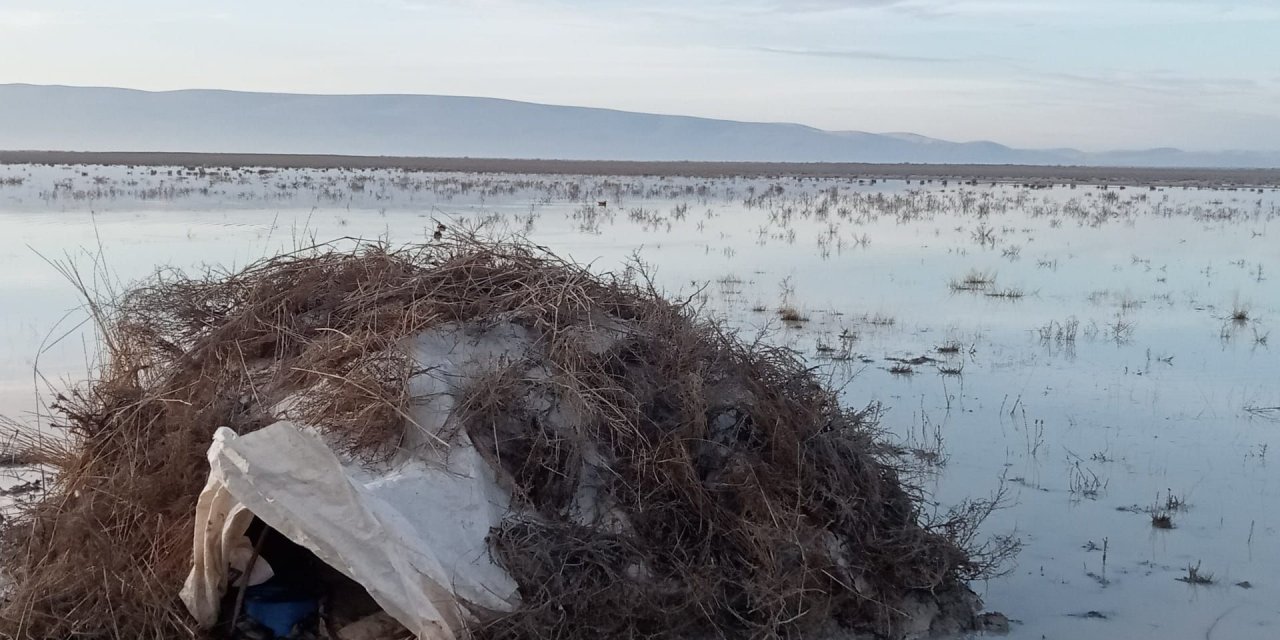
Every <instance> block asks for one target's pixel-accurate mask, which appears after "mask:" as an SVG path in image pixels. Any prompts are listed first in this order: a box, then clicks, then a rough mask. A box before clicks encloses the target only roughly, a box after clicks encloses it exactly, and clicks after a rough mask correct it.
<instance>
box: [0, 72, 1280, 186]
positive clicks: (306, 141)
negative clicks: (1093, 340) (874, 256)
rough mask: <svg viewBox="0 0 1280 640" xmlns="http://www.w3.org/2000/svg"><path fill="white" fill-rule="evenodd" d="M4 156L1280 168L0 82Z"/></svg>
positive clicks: (497, 106) (1250, 161)
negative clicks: (166, 154) (170, 154)
mask: <svg viewBox="0 0 1280 640" xmlns="http://www.w3.org/2000/svg"><path fill="white" fill-rule="evenodd" d="M0 149H3V150H57V151H185V152H221V153H283V154H336V155H368V156H419V157H472V158H521V159H533V158H543V159H563V160H654V161H663V160H691V161H739V162H872V163H921V164H1029V165H1089V166H1131V167H1280V152H1259V151H1222V152H1189V151H1182V150H1178V149H1169V148H1163V149H1141V150H1121V151H1112V152H1105V153H1091V152H1083V151H1079V150H1075V149H1017V148H1013V147H1009V146H1006V145H1002V144H998V143H996V142H989V141H978V142H951V141H946V140H939V139H936V138H929V137H925V136H920V135H916V134H912V133H868V132H863V131H826V130H822V129H817V128H814V127H809V126H805V125H800V124H788V123H764V122H739V121H732V120H717V119H712V118H697V117H689V116H673V115H658V114H649V113H635V112H628V111H616V110H611V109H596V108H588V107H569V106H556V105H546V104H535V103H529V102H517V101H513V100H502V99H496V98H477V97H461V96H440V95H395V94H379V95H313V94H289V93H250V92H239V91H222V90H203V89H198V90H183V91H162V92H151V91H139V90H134V89H117V88H103V87H67V86H46V85H29V84H0Z"/></svg>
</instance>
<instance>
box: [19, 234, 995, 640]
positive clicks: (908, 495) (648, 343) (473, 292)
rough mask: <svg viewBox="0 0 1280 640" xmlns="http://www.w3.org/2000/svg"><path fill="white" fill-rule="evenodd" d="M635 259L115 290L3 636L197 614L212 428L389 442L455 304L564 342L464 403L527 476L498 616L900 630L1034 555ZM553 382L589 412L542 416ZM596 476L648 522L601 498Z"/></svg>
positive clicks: (370, 264)
mask: <svg viewBox="0 0 1280 640" xmlns="http://www.w3.org/2000/svg"><path fill="white" fill-rule="evenodd" d="M631 275H634V274H624V275H621V276H598V275H593V274H591V273H589V272H588V271H586V270H585V269H583V268H582V267H580V266H577V265H575V264H572V263H569V262H566V261H563V260H561V259H559V258H556V257H555V256H553V255H550V254H548V253H546V252H544V251H542V250H540V249H538V248H536V247H533V246H530V245H527V244H523V243H488V242H482V241H479V240H477V239H475V238H472V237H466V236H458V237H454V238H452V239H447V240H445V241H442V242H438V243H435V244H431V245H422V246H412V247H407V248H402V249H391V248H388V247H386V246H383V245H378V244H361V245H359V246H357V247H356V248H355V249H353V250H343V249H339V248H336V247H334V246H321V247H316V248H312V249H309V250H305V251H301V252H298V253H295V254H291V255H286V256H282V257H277V258H272V259H269V260H265V261H263V262H260V263H258V264H255V265H252V266H250V267H248V268H246V269H244V270H242V271H239V272H236V273H208V274H205V275H204V276H201V277H196V278H189V277H186V276H183V275H182V274H179V273H175V272H168V273H164V274H161V275H158V276H157V277H155V278H154V279H153V280H151V281H149V282H147V283H145V284H143V285H142V286H140V287H138V288H136V289H134V290H132V291H131V292H129V293H127V294H125V295H123V296H121V297H120V298H118V299H117V300H114V301H112V302H111V303H110V304H106V305H102V306H100V311H101V313H100V317H99V323H100V325H101V326H100V331H101V332H102V335H103V349H104V351H105V352H104V353H103V354H102V356H103V357H102V366H101V370H100V371H99V372H98V375H97V376H96V377H95V379H94V380H93V381H91V382H89V383H87V384H85V385H83V386H81V387H79V388H76V389H74V390H72V391H69V392H68V393H66V394H65V395H63V396H60V397H59V398H58V399H57V403H56V408H57V409H58V411H59V412H60V415H61V421H60V426H61V427H64V430H65V432H66V434H67V435H68V437H69V440H66V441H60V442H56V443H55V442H52V441H39V440H35V441H33V442H32V443H31V444H33V445H35V447H36V449H37V450H39V451H42V452H45V453H43V454H42V456H43V457H42V458H41V459H43V460H46V461H47V462H48V463H50V464H53V465H55V466H56V467H57V471H58V474H57V480H56V483H54V484H53V485H52V486H51V487H49V489H48V493H47V494H46V495H45V496H44V497H43V499H41V500H38V501H35V502H34V503H32V504H30V505H29V506H27V507H25V511H24V512H23V513H22V514H21V515H20V517H18V518H17V519H15V520H13V521H11V522H9V523H7V526H6V527H5V528H4V538H3V539H4V544H5V549H4V551H5V554H4V556H3V558H2V559H0V563H2V564H3V569H4V571H5V573H6V574H7V575H9V576H10V577H11V578H12V579H13V588H12V591H11V593H10V594H9V598H8V600H7V601H6V602H5V603H4V605H3V607H2V608H0V635H4V636H6V637H13V638H66V637H73V636H74V637H86V638H130V639H132V638H176V637H199V632H198V630H196V629H195V628H194V627H193V624H192V622H191V621H190V620H189V618H188V617H187V615H186V613H185V610H184V609H183V608H182V607H181V605H180V603H179V602H178V600H177V591H178V588H179V586H180V585H181V582H182V580H183V578H184V577H185V575H186V573H187V571H188V569H189V567H190V545H191V536H192V531H191V528H192V526H193V519H192V515H193V510H194V505H195V501H196V496H197V494H198V492H199V491H200V489H201V487H202V486H203V483H204V481H205V478H206V475H207V464H206V462H205V459H204V455H205V450H206V448H207V447H208V444H209V442H210V440H211V437H212V434H213V432H214V430H215V429H217V428H218V427H220V426H229V427H231V428H233V429H234V430H236V431H237V432H240V433H247V432H250V431H253V430H255V429H258V428H261V427H263V426H266V425H267V424H270V423H271V422H273V421H274V420H275V419H276V416H277V414H278V413H279V411H280V403H281V402H282V401H284V400H285V399H289V400H290V403H291V404H290V408H289V412H290V415H291V417H294V418H295V419H299V420H302V421H304V422H308V423H310V424H314V425H317V426H319V427H320V428H321V429H322V430H323V431H324V432H325V433H326V434H327V435H328V436H329V438H330V440H331V441H332V442H333V443H335V447H336V448H337V449H339V450H340V452H341V453H343V454H345V455H348V456H352V457H355V458H357V459H361V460H365V461H369V462H374V461H378V460H381V459H385V458H387V457H388V456H390V455H391V454H393V453H394V452H395V451H396V450H397V448H398V447H399V446H401V444H402V434H403V433H404V429H405V428H406V427H407V423H408V422H410V421H411V419H410V417H409V416H410V414H409V412H408V407H409V403H410V401H411V398H410V397H409V391H408V380H409V378H410V377H411V376H412V375H414V374H415V373H416V371H415V368H416V366H417V365H416V363H414V362H413V360H412V359H411V358H410V357H409V356H408V355H407V353H406V351H405V350H403V349H402V343H403V340H404V339H405V338H407V337H410V336H413V335H416V334H419V333H421V332H423V331H425V330H428V329H430V328H432V327H437V326H440V325H442V324H444V323H470V324H474V325H478V326H485V325H489V324H496V323H503V322H510V323H515V324H518V325H521V326H524V327H526V328H528V329H530V330H532V331H533V332H534V333H535V334H536V335H539V336H541V345H542V348H543V349H544V350H545V352H546V354H547V355H548V358H549V361H548V362H545V363H539V366H541V367H543V368H544V369H545V370H546V371H547V372H548V375H547V376H545V377H544V378H530V377H527V376H523V377H522V376H520V375H514V374H513V373H514V372H516V369H514V368H513V369H511V371H508V372H503V371H499V372H497V373H495V374H494V376H495V377H494V378H493V379H491V380H490V379H487V380H485V381H483V383H477V384H475V385H472V387H471V388H470V390H468V391H467V392H466V393H465V394H463V397H462V398H460V402H459V408H458V413H457V418H458V420H457V423H458V424H460V425H462V426H461V427H460V428H464V429H465V430H466V431H467V433H468V435H469V436H471V439H472V441H473V442H474V443H475V446H477V447H478V448H479V449H480V450H481V452H482V454H484V455H485V456H486V458H487V459H489V460H490V461H491V463H492V464H494V465H495V466H496V467H497V468H498V470H499V473H500V475H501V476H502V477H503V478H505V481H506V482H507V483H508V485H509V486H510V487H511V489H512V491H513V495H514V496H515V497H516V500H515V505H516V506H515V508H513V511H512V513H511V514H509V516H508V518H507V519H506V521H505V522H504V524H503V525H502V526H501V527H499V528H497V529H495V530H494V531H492V532H491V534H490V539H489V545H490V549H491V552H492V554H493V555H494V558H495V559H496V560H497V561H498V562H499V563H500V564H502V566H503V567H504V568H506V570H507V571H508V572H509V573H510V574H511V575H512V577H513V578H514V579H515V580H516V582H517V584H518V585H519V587H520V595H521V597H522V600H523V604H522V606H521V607H520V608H519V609H518V610H516V611H515V612H512V613H506V614H499V613H494V612H485V611H475V612H474V613H475V614H476V616H477V618H478V619H479V620H480V621H481V622H480V623H479V625H478V626H477V628H476V629H475V631H476V632H477V633H478V634H479V635H481V636H485V637H492V638H532V637H551V636H554V637H571V638H572V637H580V638H587V637H598V636H600V635H604V634H608V635H614V634H625V635H628V636H647V637H652V636H668V637H670V636H675V635H684V634H694V633H708V632H710V633H713V634H714V633H719V634H725V633H728V634H730V635H740V634H748V635H776V634H784V635H785V634H790V633H792V632H795V631H799V630H804V629H808V628H812V627H814V626H816V625H819V624H822V623H824V622H826V621H829V620H830V619H832V618H834V619H835V620H837V621H839V622H840V623H842V624H843V625H845V626H847V627H849V628H853V629H856V630H859V631H866V632H871V633H875V634H880V635H886V636H888V635H892V634H893V633H894V632H895V631H894V630H895V629H896V628H897V626H898V625H899V624H900V623H901V622H902V620H901V617H902V615H903V614H902V613H901V610H900V608H899V606H898V605H900V604H901V603H902V602H903V599H904V598H906V597H908V596H909V595H911V594H921V593H929V592H934V593H943V592H948V591H952V592H954V591H956V590H963V589H964V586H963V582H964V581H965V580H968V579H972V578H976V577H980V576H982V575H987V574H990V573H992V572H994V571H996V570H997V568H998V567H999V566H1000V563H1001V562H1002V561H1003V560H1005V559H1007V557H1008V555H1009V554H1010V553H1012V551H1013V550H1014V548H1015V546H1016V545H1014V544H1012V543H1008V542H997V543H996V544H995V545H992V546H982V545H979V544H977V543H976V542H975V534H976V529H977V523H978V522H980V521H981V519H982V517H983V516H984V515H985V514H986V513H988V512H989V510H990V508H992V506H993V505H992V504H991V503H981V502H979V503H970V504H967V505H965V506H964V508H963V509H961V510H959V511H956V512H953V513H951V514H948V515H947V516H944V517H941V518H929V517H926V515H925V514H923V513H922V512H921V507H920V505H921V501H920V496H919V495H918V493H917V492H916V491H915V490H914V489H913V488H911V487H910V486H908V485H907V484H906V483H904V482H903V481H902V480H901V479H900V476H899V470H898V469H897V468H896V467H895V466H894V464H893V459H892V458H891V456H890V451H889V449H888V448H887V447H884V446H883V445H881V444H880V442H879V440H878V439H877V431H876V428H875V426H876V417H877V415H878V414H877V412H876V411H875V409H874V407H872V408H868V409H867V410H863V411H850V410H847V409H844V408H841V407H840V406H839V404H838V403H837V401H836V397H835V395H834V394H833V393H832V392H831V391H830V390H829V389H827V388H826V387H824V386H823V385H822V384H821V383H820V382H819V381H818V380H817V379H816V377H815V376H814V375H813V373H812V372H811V371H810V370H808V369H806V368H805V367H804V365H803V364H802V363H800V362H798V361H797V360H796V359H795V358H794V356H793V355H791V354H790V353H789V352H787V351H785V350H780V349H771V348H767V347H763V346H759V345H753V346H744V345H743V344H742V343H740V342H739V341H738V340H736V338H735V337H734V336H732V335H730V334H726V333H725V332H723V331H721V330H720V329H719V328H718V327H717V326H716V325H714V324H710V323H707V322H705V321H702V320H699V319H698V318H697V317H696V315H695V314H694V312H693V311H692V310H691V309H689V308H687V307H685V306H682V305H677V304H673V303H669V302H667V301H666V300H664V299H663V298H662V297H661V296H660V295H659V294H658V293H657V292H656V291H655V290H654V288H653V287H652V286H651V285H649V284H648V283H647V282H646V281H645V280H643V279H642V278H634V277H630V276H631ZM601 318H607V319H609V321H610V322H613V323H615V324H616V325H617V326H620V327H622V329H621V330H620V331H619V332H618V339H617V340H615V341H614V343H613V345H612V346H611V347H609V348H607V349H605V350H603V351H599V350H592V349H589V348H586V347H585V346H584V345H583V344H581V342H582V341H581V340H580V339H579V337H580V336H579V334H578V333H575V329H576V328H581V327H582V326H584V325H592V324H593V323H596V322H597V321H598V320H599V319H601ZM539 395H542V396H546V397H554V398H555V399H556V401H557V402H560V403H564V404H565V405H566V406H571V407H572V408H573V412H572V414H573V415H574V416H577V418H578V420H579V423H577V424H573V425H569V427H570V428H568V429H556V428H554V427H553V426H552V425H551V424H550V423H548V422H547V421H545V420H541V419H540V417H541V414H540V413H539V408H538V407H534V406H527V404H528V403H527V401H526V400H527V398H529V397H535V396H539ZM439 444H440V445H441V446H447V444H448V443H447V442H446V441H445V440H441V441H440V443H439ZM587 473H590V474H592V475H593V476H594V478H595V480H596V481H598V482H599V483H600V489H599V490H600V491H601V492H602V495H605V496H607V497H608V503H609V504H612V505H615V506H616V509H615V511H618V512H620V513H619V514H614V515H615V516H617V517H619V518H620V519H621V521H623V522H625V526H613V527H605V526H600V525H601V524H602V520H601V519H602V518H604V517H605V516H604V515H597V517H596V519H595V520H594V521H584V519H583V514H582V513H581V512H580V510H578V509H577V508H576V507H575V506H574V496H575V495H576V494H577V492H578V490H579V488H580V483H581V482H582V478H583V476H584V474H587ZM972 613H973V612H972V611H969V612H967V614H968V615H970V616H971V615H972Z"/></svg>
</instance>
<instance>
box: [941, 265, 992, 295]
mask: <svg viewBox="0 0 1280 640" xmlns="http://www.w3.org/2000/svg"><path fill="white" fill-rule="evenodd" d="M995 283H996V274H995V273H994V272H991V271H979V270H977V269H970V270H969V272H968V273H966V274H965V275H964V277H962V278H960V279H959V280H954V279H953V280H952V281H951V282H950V284H949V286H950V287H951V290H952V291H985V290H986V289H988V288H990V287H991V286H992V285H994V284H995Z"/></svg>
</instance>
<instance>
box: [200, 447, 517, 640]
mask: <svg viewBox="0 0 1280 640" xmlns="http://www.w3.org/2000/svg"><path fill="white" fill-rule="evenodd" d="M463 445H464V446H459V447H455V448H454V450H453V451H452V452H451V454H450V460H449V468H448V469H445V468H439V467H436V466H433V465H429V464H427V463H426V462H424V461H422V460H419V459H415V458H409V459H405V460H402V461H401V462H399V463H398V464H397V465H395V466H393V467H392V468H390V469H389V470H387V471H385V472H379V473H368V472H366V471H364V470H361V469H359V468H357V467H353V466H344V465H343V464H342V462H341V461H339V459H338V458H337V456H336V455H334V453H333V452H332V451H331V450H330V449H329V448H328V447H327V446H326V445H325V443H324V442H323V441H322V440H321V438H320V437H319V436H317V435H315V434H314V433H312V432H310V431H307V430H303V429H300V428H298V427H297V426H295V425H294V424H292V423H289V422H277V423H275V424H273V425H271V426H269V427H266V428H265V429H262V430H259V431H256V432H254V433H252V434H249V435H246V436H243V437H237V436H236V434H235V433H233V432H232V431H230V430H229V429H220V430H218V432H217V433H216V434H215V436H214V442H213V445H212V446H211V447H210V449H209V465H210V472H209V481H208V483H207V485H206V486H205V489H204V491H203V492H202V493H201V495H200V499H199V503H198V506H197V508H196V528H195V541H194V542H195V549H194V557H193V567H192V571H191V574H190V575H189V576H188V578H187V581H186V584H185V585H184V587H183V589H182V594H181V595H182V600H183V602H184V603H185V604H186V605H187V608H188V609H189V610H190V611H191V613H192V614H193V615H194V616H195V618H196V619H197V621H198V622H199V623H201V624H203V625H212V624H213V623H214V622H216V618H217V615H218V606H219V601H220V599H221V598H222V596H223V594H224V593H225V592H226V588H227V578H228V575H227V574H228V571H227V569H228V565H229V563H230V561H231V558H232V554H233V552H234V550H235V549H236V548H237V546H242V544H243V542H242V540H243V536H244V532H245V529H246V528H247V527H248V525H249V522H250V521H251V520H252V518H253V516H254V515H256V516H258V517H259V518H260V519H262V521H263V522H265V523H266V524H268V525H270V526H271V527H272V528H274V529H276V530H277V531H279V532H280V533H282V534H283V535H285V536H287V537H288V538H290V539H291V540H293V541H294V542H296V543H298V544H300V545H302V546H304V547H307V548H308V549H310V550H311V551H312V552H314V553H315V554H316V555H317V556H318V557H319V558H320V559H321V560H323V561H324V562H325V563H327V564H329V565H330V566H332V567H333V568H335V569H337V570H339V571H341V572H342V573H344V574H346V575H347V576H348V577H350V578H351V579H352V580H355V581H356V582H358V583H360V584H361V585H363V586H364V587H365V589H366V590H368V592H369V594H370V595H371V596H372V597H373V598H374V600H376V601H377V602H378V604H379V605H381V606H382V607H383V609H384V610H386V612H387V613H389V614H390V615H392V616H394V617H395V618H396V619H397V620H399V621H400V623H401V624H403V625H404V626H405V627H407V628H408V629H409V630H411V631H413V632H415V633H416V634H417V635H418V637H419V638H429V639H437V638H438V639H442V640H451V639H453V638H455V637H459V636H462V635H463V625H464V624H465V621H466V619H467V613H466V610H465V609H464V608H463V607H461V606H460V602H461V601H463V600H465V601H468V602H471V603H474V604H478V605H480V606H483V607H486V608H489V609H491V610H497V611H509V610H511V609H513V608H514V607H515V606H516V605H517V604H518V602H519V598H518V595H517V594H516V592H515V589H516V588H515V584H514V582H512V580H511V579H510V577H509V576H507V574H506V573H505V572H504V571H503V570H502V568H501V567H498V566H497V565H495V564H493V562H492V560H491V559H490V557H489V554H488V551H487V549H486V546H485V537H486V536H487V535H488V532H489V529H490V527H492V526H494V525H495V524H497V523H498V522H499V520H500V519H501V517H502V515H503V514H504V513H505V512H506V510H507V506H508V495H507V492H506V491H504V490H502V489H501V488H499V487H498V485H497V482H496V480H495V479H494V477H493V475H492V472H491V471H490V470H489V468H488V466H487V465H486V464H485V463H484V461H483V460H482V459H481V458H480V456H479V454H478V453H477V452H476V451H475V449H474V448H473V447H471V446H469V443H463Z"/></svg>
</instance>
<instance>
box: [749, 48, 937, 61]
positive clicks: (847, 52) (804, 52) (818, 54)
mask: <svg viewBox="0 0 1280 640" xmlns="http://www.w3.org/2000/svg"><path fill="white" fill-rule="evenodd" d="M753 51H761V52H764V53H777V54H781V55H788V56H809V57H813V58H843V59H846V60H881V61H886V62H921V63H944V62H958V61H959V60H958V59H956V58H934V57H929V56H913V55H904V54H898V53H888V52H884V51H871V50H866V49H787V48H780V47H756V48H754V49H753Z"/></svg>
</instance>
